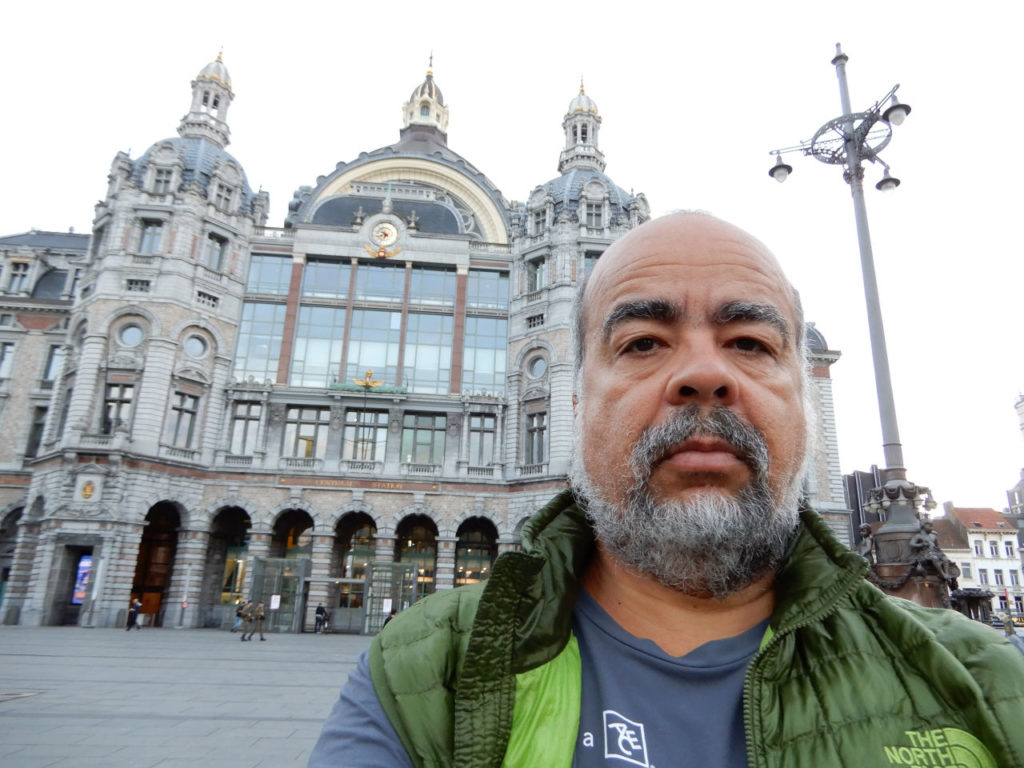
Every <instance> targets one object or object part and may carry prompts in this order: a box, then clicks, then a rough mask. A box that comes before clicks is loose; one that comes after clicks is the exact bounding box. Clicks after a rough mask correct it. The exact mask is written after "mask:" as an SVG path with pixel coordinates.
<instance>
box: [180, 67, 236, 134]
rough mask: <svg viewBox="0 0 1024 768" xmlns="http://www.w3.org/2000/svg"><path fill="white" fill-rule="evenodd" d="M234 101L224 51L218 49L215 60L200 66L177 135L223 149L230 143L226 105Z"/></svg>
mask: <svg viewBox="0 0 1024 768" xmlns="http://www.w3.org/2000/svg"><path fill="white" fill-rule="evenodd" d="M234 98H235V94H234V92H233V91H232V90H231V75H229V74H228V68H227V67H226V66H224V51H223V49H221V51H220V52H219V53H218V54H217V58H216V60H215V61H211V62H210V63H209V64H207V65H206V66H205V67H203V68H202V70H200V72H199V74H198V75H196V79H195V80H193V81H192V104H191V105H190V106H189V110H188V113H187V114H186V115H185V116H184V117H183V118H181V123H180V124H179V125H178V135H179V136H195V137H198V138H201V139H206V140H207V141H211V142H213V143H214V144H216V145H217V146H218V147H226V146H227V145H228V144H229V143H230V142H231V129H230V128H229V127H228V123H227V116H228V106H229V105H230V104H231V100H232V99H234Z"/></svg>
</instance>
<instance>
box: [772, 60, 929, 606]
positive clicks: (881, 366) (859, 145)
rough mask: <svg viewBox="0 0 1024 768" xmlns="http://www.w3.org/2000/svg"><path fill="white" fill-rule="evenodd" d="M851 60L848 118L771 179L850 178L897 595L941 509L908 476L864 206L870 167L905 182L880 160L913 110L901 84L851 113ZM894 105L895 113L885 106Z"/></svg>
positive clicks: (886, 557) (780, 165) (873, 507)
mask: <svg viewBox="0 0 1024 768" xmlns="http://www.w3.org/2000/svg"><path fill="white" fill-rule="evenodd" d="M847 60H848V59H847V56H846V54H845V53H843V51H842V48H841V47H840V45H839V44H838V43H837V44H836V55H835V58H833V59H832V64H833V65H834V66H835V68H836V75H837V76H838V78H839V98H840V103H841V105H842V110H843V113H842V115H840V116H839V117H837V118H834V119H832V120H830V121H828V122H827V123H825V124H824V125H823V126H821V127H820V128H819V129H818V130H817V132H816V133H815V134H814V137H813V138H812V139H811V140H810V141H806V142H801V144H800V145H799V146H795V147H787V148H784V149H776V150H773V151H772V153H771V154H773V155H774V156H775V165H774V166H773V167H772V169H771V170H770V171H769V175H771V177H772V178H774V179H775V180H777V181H779V182H782V181H785V180H786V178H787V177H788V176H789V175H790V174H791V173H792V172H793V168H792V166H790V165H788V164H786V163H785V162H783V159H782V156H783V155H784V154H787V153H789V152H800V153H802V154H804V155H810V156H811V157H813V158H815V159H816V160H818V161H820V162H823V163H827V164H830V165H841V166H843V178H844V179H845V181H846V182H847V183H848V184H849V185H850V192H851V195H852V196H853V213H854V218H855V219H856V223H857V242H858V244H859V246H860V262H861V272H862V274H863V278H864V298H865V301H866V303H867V315H868V330H869V334H870V339H871V354H872V358H873V360H874V367H875V389H876V391H877V394H878V411H879V417H880V420H881V427H882V450H883V454H884V457H885V469H884V470H883V471H882V483H881V485H880V486H879V487H878V488H875V489H873V490H872V491H871V494H870V499H869V502H868V504H867V505H866V506H867V508H868V510H869V511H872V512H879V513H882V514H884V516H885V523H884V524H883V525H882V526H881V527H880V528H879V530H878V531H877V532H876V534H875V537H874V538H875V546H876V548H877V552H876V556H875V568H874V572H875V575H876V577H877V580H878V581H880V582H881V583H883V586H885V585H890V586H893V588H895V587H894V581H893V579H892V577H894V576H895V577H898V579H897V580H899V581H902V582H903V583H905V582H906V579H903V578H902V576H908V577H909V575H910V573H911V571H912V570H913V567H912V564H913V563H915V562H916V560H915V558H914V556H913V555H914V553H913V552H912V551H911V548H910V546H909V543H910V539H911V538H912V536H913V535H914V534H916V533H917V532H918V530H919V527H920V520H919V517H918V510H919V509H920V508H921V507H922V506H924V508H925V509H927V510H931V509H934V508H935V502H934V500H933V499H932V496H931V491H929V490H928V489H927V488H925V487H923V486H918V485H915V484H914V483H912V482H910V481H908V480H907V470H906V467H905V466H904V464H903V447H902V444H901V443H900V435H899V427H898V425H897V421H896V405H895V400H894V398H893V392H892V379H891V376H890V373H889V355H888V351H887V350H886V344H885V330H884V327H883V325H882V308H881V304H880V302H879V298H878V280H877V277H876V276H875V262H874V256H873V254H872V250H871V233H870V231H869V229H868V215H867V208H866V206H865V203H864V162H865V161H867V162H870V163H877V164H879V165H881V166H882V167H883V169H884V172H883V176H882V179H881V181H879V182H878V184H876V185H875V186H876V188H877V189H878V190H880V191H883V192H884V191H891V190H893V189H895V188H896V187H898V186H899V184H900V181H899V179H897V178H895V177H894V176H892V175H891V174H890V169H889V166H888V164H887V163H885V161H883V160H882V159H881V157H879V153H880V152H881V151H882V150H883V149H885V147H886V146H888V144H889V142H890V140H891V139H892V129H893V126H898V125H900V124H901V123H902V122H903V120H904V119H905V118H906V116H907V115H908V114H910V107H908V106H907V105H906V104H901V103H900V102H899V101H898V100H897V98H896V92H897V91H898V90H899V84H897V85H895V86H893V87H892V88H891V89H890V90H889V92H888V93H887V94H885V96H883V97H882V98H881V99H880V100H879V101H876V102H875V103H874V105H872V106H871V107H870V108H869V109H867V110H865V111H863V112H854V111H852V109H851V107H850V92H849V88H848V86H847V82H846V62H847ZM887 103H888V106H885V105H886V104H887ZM886 582H888V584H886ZM901 586H902V585H901ZM928 602H930V601H928ZM943 602H946V601H945V600H944V601H943Z"/></svg>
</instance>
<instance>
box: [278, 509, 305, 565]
mask: <svg viewBox="0 0 1024 768" xmlns="http://www.w3.org/2000/svg"><path fill="white" fill-rule="evenodd" d="M312 554H313V518H311V517H310V516H309V513H308V512H306V511H304V510H301V509H286V510H285V511H284V512H282V513H281V515H280V517H278V518H277V522H275V523H274V534H273V536H272V537H271V539H270V557H291V558H309V557H311V556H312Z"/></svg>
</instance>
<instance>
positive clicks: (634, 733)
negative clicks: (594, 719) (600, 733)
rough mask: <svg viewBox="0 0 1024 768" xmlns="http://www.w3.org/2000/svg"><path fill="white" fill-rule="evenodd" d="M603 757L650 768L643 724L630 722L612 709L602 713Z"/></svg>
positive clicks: (642, 767)
mask: <svg viewBox="0 0 1024 768" xmlns="http://www.w3.org/2000/svg"><path fill="white" fill-rule="evenodd" d="M604 757H605V759H606V760H622V761H624V762H627V763H629V764H631V765H639V766H641V768H650V763H649V762H648V760H647V740H646V738H645V737H644V724H643V723H637V722H634V721H632V720H630V719H629V718H628V717H625V716H623V715H620V714H619V713H618V712H616V711H614V710H612V709H606V710H605V711H604Z"/></svg>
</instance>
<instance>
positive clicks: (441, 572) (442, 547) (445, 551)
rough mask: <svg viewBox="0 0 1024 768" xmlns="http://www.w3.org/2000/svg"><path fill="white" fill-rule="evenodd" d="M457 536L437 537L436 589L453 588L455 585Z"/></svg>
mask: <svg viewBox="0 0 1024 768" xmlns="http://www.w3.org/2000/svg"><path fill="white" fill-rule="evenodd" d="M455 541H456V539H455V537H454V536H438V537H437V558H436V560H435V565H434V589H435V590H437V591H440V590H442V589H451V588H452V587H454V586H455Z"/></svg>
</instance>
